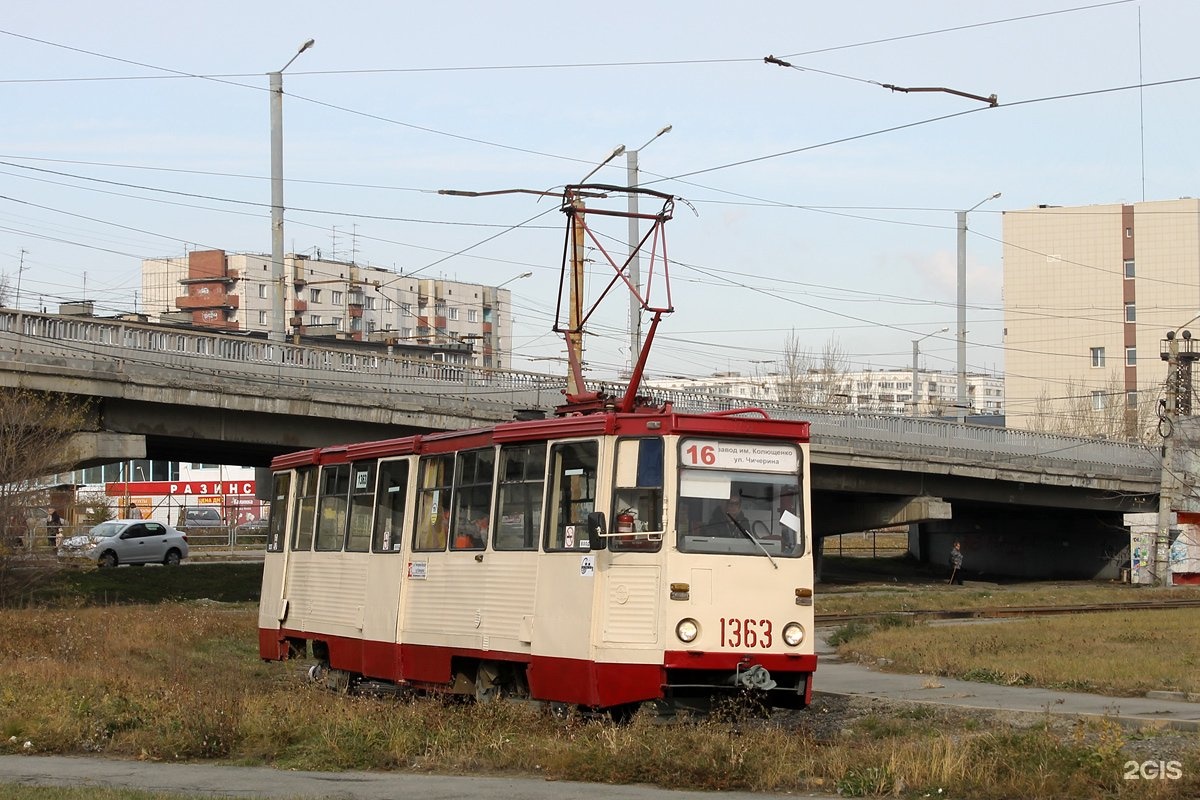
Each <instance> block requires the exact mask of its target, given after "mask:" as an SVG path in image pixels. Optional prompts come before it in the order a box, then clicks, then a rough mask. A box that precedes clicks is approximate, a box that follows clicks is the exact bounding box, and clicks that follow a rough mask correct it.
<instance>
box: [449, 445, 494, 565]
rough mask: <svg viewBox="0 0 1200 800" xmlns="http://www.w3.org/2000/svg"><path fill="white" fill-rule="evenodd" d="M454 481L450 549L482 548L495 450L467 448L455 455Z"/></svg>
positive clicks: (487, 519)
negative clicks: (455, 470) (452, 529)
mask: <svg viewBox="0 0 1200 800" xmlns="http://www.w3.org/2000/svg"><path fill="white" fill-rule="evenodd" d="M457 470H458V472H457V476H456V478H455V483H454V516H453V518H452V519H451V520H450V522H451V524H452V525H453V527H454V538H453V539H452V540H451V542H450V549H451V550H482V549H483V548H484V546H485V545H486V544H487V535H488V527H489V523H490V522H491V515H492V478H493V476H494V474H495V471H496V451H495V450H490V449H489V450H467V451H465V452H462V453H459V454H458V465H457Z"/></svg>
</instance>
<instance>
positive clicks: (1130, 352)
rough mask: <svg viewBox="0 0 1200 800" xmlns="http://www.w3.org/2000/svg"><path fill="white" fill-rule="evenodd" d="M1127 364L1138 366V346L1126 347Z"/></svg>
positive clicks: (1128, 365)
mask: <svg viewBox="0 0 1200 800" xmlns="http://www.w3.org/2000/svg"><path fill="white" fill-rule="evenodd" d="M1125 366H1127V367H1136V366H1137V348H1136V347H1126V348H1125Z"/></svg>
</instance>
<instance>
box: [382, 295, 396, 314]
mask: <svg viewBox="0 0 1200 800" xmlns="http://www.w3.org/2000/svg"><path fill="white" fill-rule="evenodd" d="M395 305H396V304H395V303H393V302H392V300H391V298H390V297H388V298H384V300H383V310H384V311H391V310H392V309H393V308H394V307H395Z"/></svg>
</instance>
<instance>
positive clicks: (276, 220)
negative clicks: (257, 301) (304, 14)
mask: <svg viewBox="0 0 1200 800" xmlns="http://www.w3.org/2000/svg"><path fill="white" fill-rule="evenodd" d="M314 44H316V40H315V39H309V40H308V41H307V42H305V43H304V44H302V45H300V49H299V50H297V51H296V54H295V55H294V56H292V57H291V58H289V59H288V62H287V63H286V64H284V65H283V66H282V67H281V68H280V69H278V70H276V71H275V72H270V73H268V77H269V79H270V92H269V94H270V95H271V283H272V285H273V286H274V292H273V293H272V294H271V329H270V330H269V331H267V338H268V339H271V340H274V341H277V342H281V341H283V331H284V325H283V307H284V303H283V71H284V70H285V69H287V68H288V67H290V66H291V65H292V62H293V61H295V60H296V59H297V58H299V56H300V54H301V53H303V52H304V51H305V50H307V49H308V48H310V47H312V46H313V45H314Z"/></svg>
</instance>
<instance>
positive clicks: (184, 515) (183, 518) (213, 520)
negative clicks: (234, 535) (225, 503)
mask: <svg viewBox="0 0 1200 800" xmlns="http://www.w3.org/2000/svg"><path fill="white" fill-rule="evenodd" d="M224 524H225V520H224V519H222V518H221V512H220V511H219V510H218V509H215V508H213V507H211V506H208V507H206V506H200V507H198V508H181V509H180V510H179V527H180V528H216V527H220V526H222V525H224Z"/></svg>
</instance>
